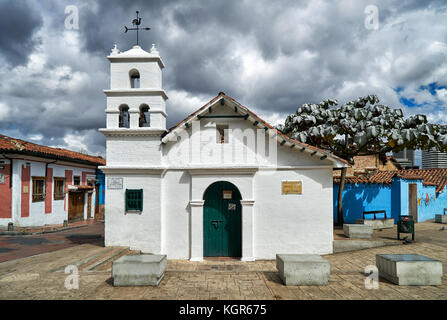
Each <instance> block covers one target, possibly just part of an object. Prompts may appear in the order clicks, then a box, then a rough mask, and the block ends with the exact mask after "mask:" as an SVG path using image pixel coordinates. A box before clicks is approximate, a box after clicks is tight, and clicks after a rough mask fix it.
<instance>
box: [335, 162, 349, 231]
mask: <svg viewBox="0 0 447 320" xmlns="http://www.w3.org/2000/svg"><path fill="white" fill-rule="evenodd" d="M346 171H348V169H347V168H342V169H341V177H340V185H339V187H338V203H337V226H343V223H344V221H343V203H342V202H343V189H344V187H345V178H346Z"/></svg>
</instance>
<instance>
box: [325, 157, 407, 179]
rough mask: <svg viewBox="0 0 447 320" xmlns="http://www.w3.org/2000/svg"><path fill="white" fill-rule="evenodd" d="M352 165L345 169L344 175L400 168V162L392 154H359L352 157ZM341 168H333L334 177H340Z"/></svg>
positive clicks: (365, 173)
mask: <svg viewBox="0 0 447 320" xmlns="http://www.w3.org/2000/svg"><path fill="white" fill-rule="evenodd" d="M352 160H353V165H352V166H351V167H349V168H347V170H346V176H348V177H349V176H360V175H368V174H372V173H375V172H376V171H397V170H402V169H403V167H402V166H401V164H400V163H399V162H398V161H397V160H396V159H394V157H392V156H386V155H383V154H370V155H360V156H354V157H353V159H352ZM340 175H341V170H334V177H340Z"/></svg>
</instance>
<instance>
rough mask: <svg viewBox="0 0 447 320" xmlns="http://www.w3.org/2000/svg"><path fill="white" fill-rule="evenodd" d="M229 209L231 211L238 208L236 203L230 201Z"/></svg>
mask: <svg viewBox="0 0 447 320" xmlns="http://www.w3.org/2000/svg"><path fill="white" fill-rule="evenodd" d="M228 210H229V211H234V210H236V204H235V203H229V204H228Z"/></svg>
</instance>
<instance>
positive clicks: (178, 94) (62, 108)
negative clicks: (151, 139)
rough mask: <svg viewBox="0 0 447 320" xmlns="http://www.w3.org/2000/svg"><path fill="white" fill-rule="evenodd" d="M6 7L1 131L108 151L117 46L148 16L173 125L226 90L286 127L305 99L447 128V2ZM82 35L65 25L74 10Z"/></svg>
mask: <svg viewBox="0 0 447 320" xmlns="http://www.w3.org/2000/svg"><path fill="white" fill-rule="evenodd" d="M369 4H370V3H369V1H358V0H344V1H336V2H335V1H323V0H317V1H262V0H261V1H259V0H257V1H254V0H253V1H212V2H211V1H197V0H192V1H174V0H172V1H143V0H141V1H122V0H121V1H118V0H113V1H111V0H98V1H93V0H91V1H87V0H85V1H73V0H72V1H69V0H67V1H65V0H63V1H61V0H57V1H56V0H45V1H42V2H41V1H39V2H37V1H33V2H31V1H3V2H1V3H0V26H1V29H0V33H1V34H0V49H1V51H0V61H1V60H4V61H5V63H3V64H1V65H0V126H1V133H3V134H7V135H8V134H9V135H11V136H14V137H19V138H24V139H35V140H36V141H37V142H39V143H43V144H47V145H52V146H61V147H68V148H72V149H75V150H77V149H85V150H87V151H89V152H90V153H94V154H96V153H100V154H104V147H105V140H104V137H103V136H102V135H101V134H100V133H99V132H98V131H97V129H98V128H101V127H104V126H105V114H104V109H105V96H104V94H103V92H102V90H103V89H107V88H108V86H109V74H108V72H109V65H108V61H107V59H106V58H105V57H106V56H107V55H108V54H109V53H110V50H111V48H112V47H113V45H114V44H115V43H116V44H117V45H118V47H119V49H120V50H121V51H125V50H128V49H130V48H131V47H132V46H133V45H134V44H135V34H133V33H126V34H125V33H124V26H125V25H126V26H130V25H131V21H132V19H133V18H134V16H135V11H136V10H139V11H140V12H141V14H140V15H141V16H142V18H143V23H142V24H143V25H144V26H149V27H151V30H150V31H144V32H142V34H141V37H140V39H141V46H142V47H143V48H144V49H146V50H149V49H150V46H151V45H152V43H155V44H156V45H157V48H158V49H159V51H160V54H161V56H162V58H163V61H164V63H165V65H166V68H165V69H164V71H163V72H164V73H163V84H164V89H165V90H166V92H167V94H168V96H169V100H168V101H167V111H168V126H171V125H173V124H175V123H177V122H178V121H179V120H181V119H182V118H184V117H185V116H186V115H187V114H189V113H191V112H192V111H194V110H195V109H197V108H199V107H200V106H202V105H203V104H205V103H206V102H207V101H208V100H210V99H211V98H213V97H214V96H215V95H217V93H218V92H220V91H224V92H225V93H226V94H228V95H230V96H232V97H234V98H235V99H236V100H238V101H239V102H241V103H242V104H243V105H245V106H247V107H249V108H250V109H252V110H253V111H254V112H256V113H258V114H259V115H260V116H261V117H264V118H265V120H267V121H270V122H272V124H276V123H278V122H281V121H283V120H284V119H285V117H286V116H287V114H289V113H292V112H294V111H295V110H296V108H297V107H298V106H300V105H301V104H302V103H308V102H319V101H321V100H323V99H327V98H335V99H338V100H339V101H340V102H345V101H348V100H351V99H355V98H357V97H359V96H362V95H366V94H377V95H378V96H379V98H380V99H381V102H383V103H386V104H389V105H390V106H392V107H395V108H402V109H404V111H405V113H406V114H413V113H418V112H422V113H425V114H428V115H429V117H430V118H431V119H433V120H436V121H441V122H447V116H446V112H445V110H446V109H445V108H446V107H447V99H446V94H445V92H446V90H447V59H446V58H447V44H446V42H447V27H446V24H445V21H446V20H447V5H446V4H445V2H444V1H419V0H408V1H402V0H399V1H398V0H391V1H384V0H382V1H375V5H376V6H377V8H378V13H379V20H378V21H379V27H378V29H377V30H371V29H368V28H366V27H365V18H366V17H367V14H365V8H366V7H367V6H368V5H369ZM68 5H74V6H76V7H77V8H78V10H79V30H67V29H66V28H65V19H66V17H67V15H66V14H65V8H66V6H68Z"/></svg>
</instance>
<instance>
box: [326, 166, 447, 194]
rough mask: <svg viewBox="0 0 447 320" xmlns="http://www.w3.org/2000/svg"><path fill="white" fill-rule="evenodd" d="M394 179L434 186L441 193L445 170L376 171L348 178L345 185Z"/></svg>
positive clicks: (336, 180)
mask: <svg viewBox="0 0 447 320" xmlns="http://www.w3.org/2000/svg"><path fill="white" fill-rule="evenodd" d="M394 177H398V178H402V179H406V180H422V183H423V184H424V185H426V186H436V192H442V191H443V190H444V188H445V186H446V185H447V169H407V170H398V171H377V172H376V173H374V174H372V175H370V176H349V177H346V180H345V182H346V183H352V184H355V183H369V184H391V182H392V180H393V178H394ZM334 183H337V184H338V183H340V177H334Z"/></svg>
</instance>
